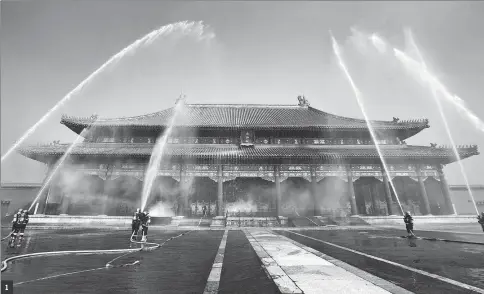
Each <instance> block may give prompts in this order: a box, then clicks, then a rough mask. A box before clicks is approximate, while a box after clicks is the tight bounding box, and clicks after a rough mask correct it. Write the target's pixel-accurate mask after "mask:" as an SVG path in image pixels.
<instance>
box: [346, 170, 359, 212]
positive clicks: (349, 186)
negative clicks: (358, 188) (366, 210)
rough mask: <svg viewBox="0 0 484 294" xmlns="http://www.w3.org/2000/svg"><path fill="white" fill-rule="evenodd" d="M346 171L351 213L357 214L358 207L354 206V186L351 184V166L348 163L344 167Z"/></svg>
mask: <svg viewBox="0 0 484 294" xmlns="http://www.w3.org/2000/svg"><path fill="white" fill-rule="evenodd" d="M346 172H347V174H348V194H349V198H350V205H351V214H352V215H357V214H358V208H357V206H356V196H355V187H354V185H353V175H352V174H351V166H350V165H349V166H348V167H347V168H346Z"/></svg>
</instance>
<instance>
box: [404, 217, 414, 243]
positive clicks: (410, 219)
mask: <svg viewBox="0 0 484 294" xmlns="http://www.w3.org/2000/svg"><path fill="white" fill-rule="evenodd" d="M403 221H404V222H405V228H406V229H407V233H408V237H409V238H411V237H415V234H414V233H413V217H412V215H410V211H407V212H405V216H404V217H403Z"/></svg>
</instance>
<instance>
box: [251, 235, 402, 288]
mask: <svg viewBox="0 0 484 294" xmlns="http://www.w3.org/2000/svg"><path fill="white" fill-rule="evenodd" d="M244 232H245V234H246V235H247V238H248V239H249V242H250V243H251V244H252V246H253V247H254V250H255V252H256V253H257V254H258V255H259V258H261V261H262V263H263V265H264V266H265V267H266V271H267V272H268V275H270V276H271V277H272V278H273V279H274V282H275V283H276V285H277V286H278V287H279V290H280V291H281V293H335V294H336V293H338V294H339V293H348V294H353V293H376V294H378V293H382V294H383V293H396V292H399V291H396V292H394V291H391V292H390V291H387V290H385V289H384V288H382V287H380V286H379V285H376V284H375V283H372V282H370V281H368V280H367V279H364V278H362V277H360V276H359V275H356V274H354V273H352V272H350V271H348V270H345V269H343V268H342V267H340V266H337V265H335V264H334V263H332V262H330V261H328V260H326V259H324V258H322V257H320V256H319V255H318V254H316V252H311V251H313V250H307V247H306V246H303V245H301V244H298V243H297V242H294V241H292V242H291V241H289V239H287V238H285V237H284V236H280V235H277V234H275V233H273V232H270V231H268V230H264V229H250V230H245V231H244ZM278 279H279V280H278ZM370 280H371V281H373V280H374V279H370ZM283 281H284V282H283ZM385 288H388V287H385Z"/></svg>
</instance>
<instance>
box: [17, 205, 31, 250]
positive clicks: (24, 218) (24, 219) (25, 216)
mask: <svg viewBox="0 0 484 294" xmlns="http://www.w3.org/2000/svg"><path fill="white" fill-rule="evenodd" d="M28 223H29V212H28V211H27V210H26V209H24V210H23V211H22V215H21V216H20V219H19V231H20V233H19V243H22V240H23V239H24V231H25V228H27V224H28Z"/></svg>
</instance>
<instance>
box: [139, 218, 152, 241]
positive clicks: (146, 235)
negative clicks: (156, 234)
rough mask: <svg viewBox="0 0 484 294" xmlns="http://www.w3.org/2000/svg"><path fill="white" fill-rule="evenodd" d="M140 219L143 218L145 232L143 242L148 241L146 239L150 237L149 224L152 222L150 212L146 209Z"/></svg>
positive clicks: (143, 232) (142, 225)
mask: <svg viewBox="0 0 484 294" xmlns="http://www.w3.org/2000/svg"><path fill="white" fill-rule="evenodd" d="M140 220H141V231H142V234H143V237H142V238H141V242H146V239H147V238H148V226H149V224H150V223H151V217H150V216H149V213H148V212H147V211H145V212H143V213H142V214H141V217H140Z"/></svg>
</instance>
